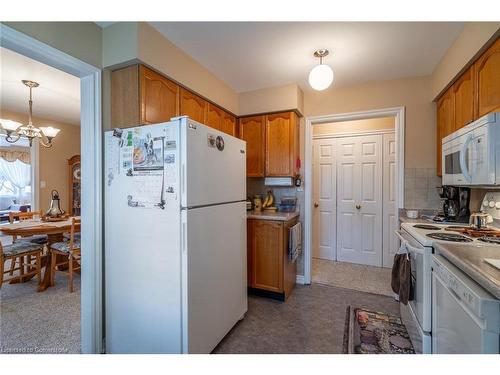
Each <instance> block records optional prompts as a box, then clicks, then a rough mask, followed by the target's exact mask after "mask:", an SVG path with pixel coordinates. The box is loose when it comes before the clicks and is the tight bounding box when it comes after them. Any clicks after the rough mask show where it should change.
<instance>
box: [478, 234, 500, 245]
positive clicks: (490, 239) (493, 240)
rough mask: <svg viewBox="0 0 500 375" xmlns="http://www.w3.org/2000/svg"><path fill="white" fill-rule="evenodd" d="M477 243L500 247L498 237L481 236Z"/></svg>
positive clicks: (499, 238)
mask: <svg viewBox="0 0 500 375" xmlns="http://www.w3.org/2000/svg"><path fill="white" fill-rule="evenodd" d="M478 241H481V242H487V243H494V244H496V245H500V237H492V236H483V237H480V238H478Z"/></svg>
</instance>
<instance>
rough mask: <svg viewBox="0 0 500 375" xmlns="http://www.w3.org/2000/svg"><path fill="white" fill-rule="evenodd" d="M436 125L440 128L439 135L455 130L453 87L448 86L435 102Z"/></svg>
mask: <svg viewBox="0 0 500 375" xmlns="http://www.w3.org/2000/svg"><path fill="white" fill-rule="evenodd" d="M437 117H438V125H439V127H440V128H441V136H442V137H446V136H447V135H448V134H451V133H453V131H454V130H455V100H454V98H453V87H450V88H449V89H448V90H447V91H446V92H445V93H444V95H443V96H442V97H441V98H440V99H439V100H438V103H437Z"/></svg>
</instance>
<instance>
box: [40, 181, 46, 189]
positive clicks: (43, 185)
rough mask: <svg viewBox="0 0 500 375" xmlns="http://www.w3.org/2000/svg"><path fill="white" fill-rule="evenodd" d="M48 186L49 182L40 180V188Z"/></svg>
mask: <svg viewBox="0 0 500 375" xmlns="http://www.w3.org/2000/svg"><path fill="white" fill-rule="evenodd" d="M46 187H47V184H46V182H45V181H40V188H42V189H45V188H46Z"/></svg>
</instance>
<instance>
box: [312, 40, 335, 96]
mask: <svg viewBox="0 0 500 375" xmlns="http://www.w3.org/2000/svg"><path fill="white" fill-rule="evenodd" d="M328 54H329V52H328V50H327V49H319V50H317V51H316V52H314V56H315V57H319V65H316V66H315V67H314V68H312V70H311V72H310V73H309V84H310V85H311V87H312V88H313V89H314V90H317V91H322V90H326V89H327V88H328V87H330V85H331V84H332V82H333V70H332V68H330V66H329V65H326V64H323V57H325V56H328Z"/></svg>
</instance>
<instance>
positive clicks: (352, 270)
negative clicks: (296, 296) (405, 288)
mask: <svg viewBox="0 0 500 375" xmlns="http://www.w3.org/2000/svg"><path fill="white" fill-rule="evenodd" d="M312 281H313V282H314V283H319V284H325V285H331V286H336V287H339V288H347V289H354V290H358V291H362V292H369V293H375V294H382V295H385V296H390V297H392V296H393V295H394V293H393V292H392V289H391V269H390V268H382V267H373V266H365V265H362V264H354V263H345V262H333V261H331V260H324V259H316V258H313V260H312Z"/></svg>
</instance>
